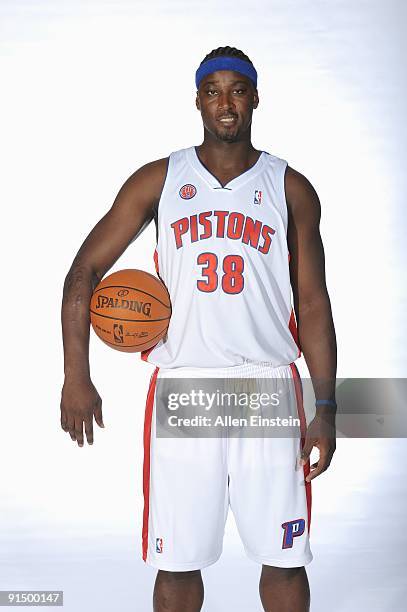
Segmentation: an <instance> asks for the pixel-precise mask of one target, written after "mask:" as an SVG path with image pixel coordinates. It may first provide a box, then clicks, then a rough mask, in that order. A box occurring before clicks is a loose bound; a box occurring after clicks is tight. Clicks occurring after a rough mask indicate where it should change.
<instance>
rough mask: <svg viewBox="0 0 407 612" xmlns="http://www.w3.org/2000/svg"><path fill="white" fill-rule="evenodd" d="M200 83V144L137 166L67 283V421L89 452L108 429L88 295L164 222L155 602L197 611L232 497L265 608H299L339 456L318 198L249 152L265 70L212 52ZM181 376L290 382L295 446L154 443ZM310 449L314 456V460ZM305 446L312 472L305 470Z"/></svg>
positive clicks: (150, 473)
mask: <svg viewBox="0 0 407 612" xmlns="http://www.w3.org/2000/svg"><path fill="white" fill-rule="evenodd" d="M196 85H197V95H196V106H197V109H198V110H199V111H200V113H201V116H202V121H203V126H204V141H203V143H202V144H201V145H200V146H199V147H189V148H187V149H182V150H180V151H176V152H174V153H172V154H171V155H170V156H169V157H168V158H165V159H159V160H156V161H153V162H151V163H149V164H146V165H145V166H143V167H141V168H140V169H138V170H137V171H136V172H134V174H132V175H131V176H130V177H129V178H128V179H127V181H126V182H125V183H124V184H123V186H122V188H121V189H120V191H119V193H118V195H117V197H116V199H115V201H114V203H113V206H112V207H111V209H110V210H109V211H108V213H107V214H106V215H105V216H104V217H103V218H102V219H101V220H100V221H99V222H98V223H97V225H96V226H95V227H94V229H93V230H92V231H91V233H90V234H89V236H88V237H87V238H86V240H85V241H84V243H83V244H82V246H81V248H80V249H79V251H78V254H77V255H76V257H75V259H74V261H73V263H72V266H71V269H70V270H69V272H68V275H67V277H66V280H65V284H64V296H63V306H62V327H63V339H64V356H65V382H64V386H63V390H62V400H61V426H62V428H63V429H64V430H65V431H67V432H69V434H70V436H71V438H72V440H74V441H76V442H77V443H78V445H79V446H83V438H84V436H83V426H84V428H85V434H86V438H87V441H88V443H89V444H92V443H93V417H95V421H96V423H97V424H98V425H99V426H100V427H103V426H104V425H103V421H102V410H101V404H102V402H101V399H100V396H99V394H98V392H97V390H96V389H95V387H94V385H93V384H92V381H91V378H90V369H89V358H88V342H89V302H90V297H91V294H92V291H93V288H94V287H95V286H96V285H97V283H98V282H99V281H100V279H101V278H102V277H103V276H104V275H105V274H106V272H107V271H108V270H109V269H110V267H111V266H112V265H113V264H114V263H115V262H116V260H117V259H118V258H119V257H120V255H121V254H122V253H123V252H124V250H125V249H126V248H127V246H128V245H129V244H130V243H131V242H132V241H133V240H134V239H135V237H137V236H138V235H139V234H140V233H141V232H142V231H143V229H144V228H145V227H146V225H147V224H148V223H149V222H150V221H151V220H152V219H154V220H155V222H156V231H157V247H156V251H155V253H154V260H155V264H156V270H157V273H158V274H159V275H160V278H161V279H162V280H163V282H165V284H166V286H167V288H168V290H169V293H170V297H171V302H172V316H171V320H170V325H169V328H168V333H167V336H166V337H165V338H163V339H162V340H160V341H159V342H158V343H157V345H155V346H154V347H153V348H152V349H149V350H148V351H144V353H142V355H141V356H142V358H143V359H144V360H146V361H148V362H150V363H153V364H155V366H156V368H155V371H154V373H153V375H152V377H151V380H150V388H149V393H148V397H147V404H146V417H145V430H144V444H145V456H144V472H143V484H144V515H143V519H144V520H143V558H144V560H145V561H146V562H147V563H149V564H150V565H152V566H154V567H156V568H157V569H158V572H157V577H156V582H155V587H154V597H153V600H154V610H155V611H156V612H162V611H164V610H166V611H174V612H175V611H176V612H180V611H181V610H182V611H185V612H195V611H198V610H200V609H201V606H202V602H203V583H202V576H201V569H202V568H203V567H205V566H207V565H209V564H211V563H214V562H215V561H216V560H217V559H218V558H219V556H220V554H221V549H222V536H223V529H224V524H225V521H226V516H227V507H228V503H229V501H230V505H231V507H232V509H233V512H234V515H235V519H236V523H237V526H238V529H239V533H240V535H241V537H242V540H243V543H244V546H245V550H246V552H247V554H248V556H249V557H250V558H251V559H253V560H254V561H256V562H258V563H261V564H262V573H261V578H260V585H259V589H260V598H261V601H262V604H263V607H264V610H266V611H267V612H288V611H290V612H294V611H295V612H305V611H307V610H309V604H310V594H309V585H308V579H307V574H306V571H305V567H304V566H305V565H306V564H307V563H309V562H310V561H311V560H312V554H311V551H310V547H309V531H310V510H311V480H312V479H313V478H315V477H316V476H318V475H319V474H321V473H322V472H323V471H325V470H326V469H327V467H328V466H329V464H330V462H331V459H332V456H333V453H334V451H335V412H336V403H335V376H336V339H335V331H334V325H333V321H332V315H331V307H330V300H329V296H328V292H327V288H326V284H325V265H324V251H323V246H322V241H321V237H320V233H319V220H320V203H319V199H318V196H317V194H316V192H315V190H314V188H313V187H312V185H311V184H310V182H309V181H308V180H307V179H306V178H305V177H304V176H303V175H302V174H300V173H299V172H297V171H296V170H294V169H293V168H290V167H289V166H288V164H287V162H286V161H285V160H282V159H280V158H278V157H276V156H274V155H271V154H270V153H267V152H265V151H258V150H256V149H255V148H254V147H253V145H252V143H251V121H252V113H253V110H254V109H255V108H257V106H258V104H259V96H258V91H257V73H256V70H255V68H254V66H253V64H252V62H251V61H250V59H249V58H248V57H247V56H246V55H245V54H244V53H242V51H239V50H238V49H235V48H233V47H220V48H218V49H215V50H213V51H212V52H211V53H210V54H208V55H207V56H206V57H205V58H204V60H203V61H202V62H201V64H200V66H199V68H198V70H197V72H196ZM291 289H292V293H293V299H294V309H295V316H294V312H293V310H292V307H291V303H290V291H291ZM300 347H301V349H300ZM301 351H302V352H303V354H304V357H305V360H306V363H307V366H308V369H309V372H310V375H311V378H312V382H313V386H314V390H315V395H316V400H317V401H316V414H315V418H314V419H313V420H312V421H311V423H310V424H309V426H308V428H307V429H306V423H305V418H304V413H303V407H302V398H301V382H300V379H299V375H298V370H297V368H296V366H295V364H294V361H295V359H297V358H298V357H299V356H300V354H301ZM179 373H181V376H185V375H187V376H188V375H190V376H191V377H195V376H197V377H205V376H206V377H209V378H210V377H212V376H215V377H225V378H230V379H233V378H239V377H243V378H250V377H251V378H253V377H255V378H258V379H260V378H270V379H274V380H277V381H278V380H280V381H282V380H283V379H288V378H289V379H291V380H293V381H294V383H295V388H296V407H297V409H298V416H299V417H300V420H301V441H300V442H299V441H298V440H292V439H291V440H288V441H284V442H282V441H281V440H280V439H277V438H274V439H272V438H268V439H263V438H257V439H256V438H245V437H242V438H240V437H238V438H235V439H232V438H231V439H225V438H221V437H219V438H218V439H217V440H213V439H210V440H208V439H205V438H199V439H195V440H194V439H192V438H191V439H190V440H186V439H182V440H181V439H178V440H166V439H163V438H161V439H159V438H158V437H157V436H156V435H155V429H154V426H155V423H154V418H153V417H154V411H155V406H156V404H155V391H156V382H157V378H160V377H166V376H170V375H172V374H173V375H174V376H175V375H176V374H177V375H178V374H179ZM171 442H175V443H176V444H175V445H172V446H171ZM181 443H182V445H181ZM299 445H300V446H299ZM313 446H316V447H317V448H318V449H319V459H318V461H317V462H316V463H314V464H313V465H312V466H310V465H309V455H310V453H311V450H312V448H313ZM297 448H299V452H300V453H301V462H300V465H302V469H298V465H295V464H296V461H295V460H296V451H297ZM208 451H210V452H208Z"/></svg>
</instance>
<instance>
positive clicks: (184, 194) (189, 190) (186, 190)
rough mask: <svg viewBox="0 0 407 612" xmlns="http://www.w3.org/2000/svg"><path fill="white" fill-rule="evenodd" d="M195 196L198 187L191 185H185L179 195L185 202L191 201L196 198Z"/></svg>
mask: <svg viewBox="0 0 407 612" xmlns="http://www.w3.org/2000/svg"><path fill="white" fill-rule="evenodd" d="M195 194H196V187H195V185H191V184H190V183H187V184H186V185H183V186H182V187H181V189H180V190H179V195H180V196H181V198H182V199H183V200H190V199H191V198H193V197H194V195H195Z"/></svg>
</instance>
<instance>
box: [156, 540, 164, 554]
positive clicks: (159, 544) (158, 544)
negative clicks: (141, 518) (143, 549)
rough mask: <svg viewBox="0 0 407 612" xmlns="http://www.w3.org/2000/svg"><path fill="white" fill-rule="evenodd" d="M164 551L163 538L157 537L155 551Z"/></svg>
mask: <svg viewBox="0 0 407 612" xmlns="http://www.w3.org/2000/svg"><path fill="white" fill-rule="evenodd" d="M162 551H163V539H162V538H156V539H155V552H158V553H162Z"/></svg>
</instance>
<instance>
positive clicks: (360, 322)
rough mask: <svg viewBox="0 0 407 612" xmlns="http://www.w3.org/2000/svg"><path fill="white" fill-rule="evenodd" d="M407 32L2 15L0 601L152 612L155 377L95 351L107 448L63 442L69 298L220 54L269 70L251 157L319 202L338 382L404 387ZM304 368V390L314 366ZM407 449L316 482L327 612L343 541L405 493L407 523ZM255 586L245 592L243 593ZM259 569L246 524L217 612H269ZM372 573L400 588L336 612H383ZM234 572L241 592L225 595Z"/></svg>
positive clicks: (147, 234) (311, 8) (331, 4)
mask: <svg viewBox="0 0 407 612" xmlns="http://www.w3.org/2000/svg"><path fill="white" fill-rule="evenodd" d="M406 12H407V11H406V4H405V3H404V2H403V0H392V1H389V0H387V1H386V2H385V1H384V0H370V1H368V0H356V1H355V0H329V1H323V0H297V1H295V0H268V1H267V2H266V0H263V1H262V0H253V1H252V2H250V3H246V2H241V0H234V1H233V2H231V1H229V0H228V1H225V2H223V3H222V4H221V6H220V5H219V3H218V2H216V1H214V0H206V1H205V2H196V1H194V0H190V1H189V2H188V3H187V2H186V1H185V2H184V1H181V0H178V1H172V2H166V1H165V0H160V1H150V2H148V3H147V2H141V1H137V0H135V1H130V0H117V1H116V2H107V1H99V2H97V1H95V0H88V1H84V2H78V0H70V1H69V2H68V0H60V1H57V0H54V1H51V0H49V1H47V2H46V1H41V0H37V1H29V0H27V1H25V2H23V1H22V0H1V1H0V20H1V26H0V27H1V34H0V36H1V37H0V50H1V55H0V69H1V82H2V94H1V97H0V109H1V114H0V121H1V139H0V147H1V149H0V162H1V170H2V172H1V175H2V179H1V182H0V190H1V201H2V219H3V224H2V240H1V249H2V261H3V280H4V282H3V291H2V293H3V298H2V300H1V307H2V321H3V324H2V332H1V337H2V353H3V359H2V372H3V382H2V390H3V394H2V408H1V415H2V420H1V433H0V436H1V438H0V449H1V450H0V453H1V455H0V461H1V464H0V465H1V474H2V475H1V483H2V487H1V491H2V494H1V497H0V512H1V522H0V535H1V540H0V547H1V548H0V550H1V563H2V568H1V571H0V588H2V589H8V588H22V589H23V588H25V589H27V588H37V589H42V588H60V589H64V590H65V594H66V601H67V603H66V606H65V607H66V608H68V609H69V610H75V611H76V610H78V611H79V610H81V609H85V607H81V604H79V603H78V602H79V597H80V594H81V593H82V591H81V588H82V587H81V586H80V585H81V580H80V576H82V575H83V574H84V573H85V574H86V575H87V576H88V580H89V581H90V583H91V584H92V580H94V589H92V587H90V588H88V589H87V590H88V595H87V596H89V592H91V593H93V594H94V595H95V597H96V594H95V592H96V585H98V593H99V597H100V600H98V602H97V604H96V603H95V604H94V607H92V604H89V605H90V607H88V608H87V609H95V610H105V609H106V610H111V609H112V606H113V603H112V602H113V599H112V600H109V599H108V597H107V592H105V591H103V589H102V590H101V584H105V586H106V582H105V583H103V581H102V582H101V578H103V577H104V576H105V575H106V577H108V578H109V579H110V580H111V581H112V584H114V585H115V589H116V594H117V592H119V591H120V592H121V597H122V603H121V606H120V609H121V610H124V611H127V610H133V609H138V610H149V609H150V603H149V602H150V590H151V587H152V583H153V579H154V576H155V574H154V573H153V572H152V570H151V568H147V567H146V566H145V565H144V564H143V562H142V561H141V560H140V552H141V542H140V532H141V520H142V484H141V482H142V481H141V478H142V457H143V449H142V427H143V417H144V406H145V398H146V393H147V387H148V381H149V377H150V374H151V372H152V370H153V366H151V365H148V364H146V363H144V362H142V361H141V359H140V356H139V355H129V354H121V353H118V352H116V351H113V350H110V349H109V348H108V347H107V346H105V345H104V344H102V343H101V342H100V341H99V340H98V339H97V338H96V337H95V336H94V334H93V332H92V336H91V346H90V359H91V372H92V379H93V382H94V383H95V385H96V387H97V388H98V390H99V393H100V394H101V396H102V399H103V412H104V422H105V425H106V428H105V430H101V429H99V428H98V427H97V425H95V443H94V445H93V447H89V446H87V445H85V446H84V447H83V448H81V449H80V448H78V447H77V446H76V444H74V443H73V442H72V441H71V439H70V437H69V434H67V433H64V432H63V431H62V430H61V429H60V425H59V402H60V392H61V387H62V383H63V352H62V334H61V327H60V308H61V298H62V286H63V281H64V278H65V275H66V273H67V272H68V269H69V267H70V265H71V262H72V260H73V257H74V256H75V254H76V252H77V250H78V248H79V246H80V244H81V243H82V241H83V240H84V238H85V237H86V235H87V234H88V233H89V231H90V230H91V228H92V227H93V226H94V225H95V223H96V222H97V221H98V220H99V219H100V218H101V217H102V216H103V215H104V214H105V212H106V211H107V210H108V208H110V206H111V204H112V202H113V200H114V197H115V195H116V193H117V192H118V190H119V188H120V186H121V185H122V183H123V182H124V181H125V180H126V178H127V177H128V176H129V175H130V174H131V173H132V172H134V170H135V169H136V168H138V167H139V166H141V165H142V164H144V163H146V162H148V161H151V160H153V159H158V158H160V157H163V156H166V155H168V154H169V153H170V152H171V151H174V150H176V149H179V148H181V147H186V146H190V145H192V144H196V145H197V144H200V143H201V141H202V136H203V130H202V124H201V119H200V115H199V112H198V111H197V110H196V108H195V105H194V97H195V87H194V72H195V69H196V67H197V66H198V64H199V63H200V61H201V60H202V59H203V57H204V56H205V55H206V54H207V53H208V52H209V51H211V50H212V49H213V48H215V47H218V46H223V45H233V46H236V47H238V48H241V49H242V50H243V51H244V52H245V53H246V54H247V55H248V56H249V57H250V58H251V59H252V61H253V63H254V64H255V66H256V68H257V71H258V74H259V83H258V87H259V94H260V105H259V108H258V109H257V110H256V111H255V113H254V119H253V130H252V136H253V143H254V146H255V147H256V148H258V149H263V150H266V151H269V152H270V153H274V154H275V155H278V156H280V157H283V158H284V159H287V161H288V163H289V164H290V165H291V166H292V167H294V168H296V169H297V170H299V171H300V172H302V173H303V174H305V176H307V178H308V179H309V180H310V181H311V182H312V184H313V185H314V187H315V189H316V190H317V193H318V195H319V197H320V200H321V205H322V222H321V231H322V236H323V240H324V245H325V253H326V270H327V283H328V290H329V292H330V296H331V302H332V308H333V314H334V321H335V326H336V332H337V338H338V348H339V354H338V358H339V368H338V375H339V376H346V377H348V376H367V377H395V376H400V377H402V376H405V375H406V365H407V359H406V342H405V318H404V315H405V310H406V302H407V300H406V284H405V269H406V263H407V261H406V259H407V258H406V252H405V249H404V248H403V247H404V243H405V231H406V212H405V193H406V187H407V185H406V178H405V171H404V161H405V153H406V144H405V143H406V124H405V112H404V109H405V94H406V77H405V75H406V66H405V60H403V58H404V57H405V56H406V52H407V49H406V43H405V41H403V40H402V33H404V31H405V26H406ZM154 247H155V227H154V224H151V225H150V226H149V227H148V228H147V229H146V230H145V231H144V233H143V234H142V235H141V236H140V237H139V238H138V239H137V240H136V241H135V242H134V243H133V244H131V245H130V247H129V248H128V249H127V251H126V252H125V253H124V254H123V256H122V257H121V258H120V259H119V260H118V262H117V263H116V265H115V266H114V267H113V268H112V269H111V272H113V271H114V270H117V269H121V268H127V267H135V268H142V269H145V270H147V271H150V272H154V265H153V258H152V256H153V251H154ZM298 365H299V367H300V370H301V371H302V373H306V369H305V367H304V362H303V360H301V363H299V364H298ZM402 442H403V441H383V440H365V441H362V440H351V441H345V440H342V441H341V440H340V441H339V443H338V449H337V452H336V455H335V457H334V460H333V462H332V465H331V468H330V469H329V470H328V472H326V473H325V474H323V475H322V476H320V477H319V478H318V479H316V480H315V481H313V524H314V527H313V531H314V533H313V534H312V535H311V538H313V539H312V540H311V547H312V549H313V552H314V561H313V563H312V564H311V565H310V566H309V575H310V580H311V579H312V578H314V583H315V586H314V591H313V593H314V594H315V595H314V597H315V598H316V599H314V601H315V608H314V609H315V610H319V609H321V610H324V609H325V603H324V594H323V588H322V587H321V584H319V583H318V580H319V578H318V580H317V576H318V577H320V576H321V575H322V574H321V572H322V573H323V572H324V571H326V568H327V567H328V565H329V563H328V559H329V560H330V561H329V562H330V563H331V566H330V567H332V572H333V573H335V575H339V574H340V572H341V569H343V568H344V563H345V564H346V561H347V557H346V555H345V554H344V548H343V542H342V541H341V537H342V535H343V537H344V538H349V539H352V541H353V542H357V541H359V540H358V539H357V538H356V540H355V533H356V532H357V533H358V534H359V536H360V541H361V542H364V543H365V544H366V540H365V539H364V535H363V537H362V535H361V534H365V535H366V538H367V541H368V542H372V538H373V540H374V537H375V536H374V535H372V533H374V531H375V530H372V529H371V521H373V519H374V517H376V520H377V515H373V514H372V512H373V511H372V507H373V506H375V507H376V508H377V505H376V504H377V500H379V501H380V503H384V500H385V499H389V495H391V499H392V500H393V503H394V506H393V505H392V508H394V507H397V508H399V511H400V515H397V514H396V515H395V514H392V515H391V516H392V519H394V520H395V521H396V522H397V519H398V516H400V517H401V516H402V510H403V508H404V511H405V508H406V497H405V493H406V489H405V485H402V484H401V483H400V480H399V475H400V474H401V469H402V468H401V467H399V465H400V466H401V465H402V463H403V461H405V455H404V454H403V453H404V446H403V445H402ZM390 455H391V458H392V459H391V462H390V458H389V456H390ZM361 457H363V461H362V459H361ZM394 457H398V458H399V459H400V463H397V462H394ZM386 465H388V467H389V468H391V474H388V473H387V472H386V471H385V467H386ZM378 470H384V471H383V473H382V479H381V483H380V487H379V488H375V485H377V475H378V473H379V472H378ZM373 473H374V478H373V477H372V474H373ZM390 479H392V480H390ZM386 486H387V487H388V489H387V493H386ZM402 486H404V489H403V488H402ZM375 495H377V499H376V497H375ZM375 500H376V501H375ZM393 512H394V509H393ZM229 519H231V516H229ZM339 519H340V522H341V529H342V530H343V532H342V531H340V534H341V536H338V537H339V540H338V539H336V536H335V535H334V536H333V535H332V531H331V530H332V528H333V525H335V534H338V533H339V532H338V520H339ZM383 520H384V518H383ZM379 526H380V528H381V529H383V527H384V523H379ZM328 534H329V535H328ZM350 534H352V535H350ZM400 537H403V538H406V536H405V535H403V536H399V538H398V542H399V539H400ZM332 538H333V539H332ZM328 542H329V546H328ZM386 542H387V544H386ZM385 546H387V549H386V551H385V552H384V549H383V547H385ZM397 546H401V543H400V542H399V543H398V544H397ZM380 547H381V548H380ZM380 547H379V542H378V541H376V540H374V541H373V544H371V548H373V550H374V551H375V554H374V555H371V554H369V555H367V556H366V557H363V556H362V557H358V556H357V554H360V550H361V549H360V548H358V547H356V545H355V550H354V551H353V558H355V557H356V561H354V563H356V566H358V564H359V567H361V566H363V567H365V568H366V564H367V563H373V564H374V563H376V564H378V562H379V560H380V558H381V557H380V556H382V559H383V557H386V558H387V557H388V555H390V554H391V553H390V552H389V551H390V549H391V547H392V541H391V537H390V542H389V541H387V540H386V541H385V542H384V543H380ZM328 548H329V550H328ZM401 548H403V547H401ZM362 550H363V551H364V552H366V546H365V547H363V546H362ZM79 551H80V552H79ZM348 553H349V550H347V554H348ZM396 559H397V557H396ZM86 560H88V561H86ZM81 563H83V564H84V566H83V568H82V566H81V565H80V564H81ZM86 563H88V564H86ZM98 563H99V564H98ZM121 563H122V565H120V564H121ZM393 565H394V564H393ZM393 565H392V567H391V568H389V571H388V581H387V582H386V581H385V583H384V585H383V583H382V585H383V589H384V590H383V593H385V596H384V598H385V599H386V600H387V601H389V597H390V594H391V596H392V597H394V598H397V597H398V596H399V595H400V593H399V582H397V572H398V571H399V569H398V568H399V565H397V564H396V566H395V567H394V566H393ZM118 568H121V569H120V571H116V570H118ZM390 569H391V571H390ZM239 571H240V572H242V577H247V584H246V582H243V583H242V582H238V584H241V586H242V589H241V590H240V591H239V590H238V591H237V592H236V593H234V594H233V593H230V594H227V592H228V589H227V586H228V585H230V584H232V581H233V580H234V577H235V576H236V575H238V573H239ZM258 571H259V567H258V566H256V565H254V564H253V563H252V562H251V561H249V560H247V559H246V558H245V557H244V554H243V549H242V547H241V545H240V541H239V540H238V536H237V534H236V530H235V527H234V523H233V521H232V520H229V521H228V524H227V533H226V536H225V552H224V556H223V557H222V559H221V560H220V561H219V562H218V563H217V564H216V565H215V566H213V567H212V568H208V570H206V575H207V579H206V584H207V585H208V587H207V597H208V600H207V602H208V601H209V602H210V603H206V604H205V605H206V606H208V607H206V608H205V610H206V609H207V610H211V611H212V610H218V609H219V610H222V611H225V610H228V609H233V610H245V611H247V610H248V609H250V610H257V609H258V610H260V609H261V608H260V603H259V600H258V595H257V585H256V581H257V577H258ZM360 571H362V570H360ZM375 571H377V575H378V576H379V575H380V576H383V572H384V575H387V573H386V568H384V569H383V564H381V565H380V566H379V565H376V566H374V567H370V570H369V571H368V572H367V575H366V576H364V575H363V576H360V575H359V574H357V570H355V572H356V573H352V576H354V579H355V580H356V576H357V577H358V580H359V581H360V580H362V579H363V580H364V581H365V582H364V587H363V590H360V591H358V590H357V589H354V590H353V592H352V593H349V597H348V598H347V599H346V598H345V599H344V601H341V602H340V606H339V603H338V606H339V607H338V610H341V612H342V611H345V610H346V611H348V610H349V611H350V610H355V611H356V610H360V609H361V603H360V602H361V601H363V602H364V604H366V601H367V600H366V597H369V593H371V600H370V599H369V600H368V601H369V606H370V607H369V609H370V610H380V611H381V610H387V608H386V607H381V605H382V604H381V603H380V602H381V600H380V597H379V596H378V593H377V592H376V591H374V588H377V587H376V586H375V584H377V583H375V575H376V574H375ZM103 572H105V574H104V573H103ZM222 572H223V574H222V575H223V577H224V578H223V584H224V585H226V586H225V587H222V586H221V583H220V581H219V580H218V581H217V583H216V582H215V578H214V577H216V576H219V575H220V574H221V573H222ZM394 572H395V573H394ZM390 573H392V576H393V577H390ZM118 576H120V578H118ZM242 579H243V581H244V580H245V579H244V578H242ZM330 579H331V580H333V577H332V576H327V577H325V578H324V580H325V581H328V583H327V584H329V580H330ZM115 581H116V582H115ZM345 582H346V581H345ZM346 583H347V584H349V582H348V581H347V582H346ZM318 584H319V586H318ZM358 584H360V582H358ZM137 585H139V589H138V590H137V589H136V590H137V592H136V593H135V586H137ZM109 588H110V587H109ZM311 588H312V585H311ZM327 588H328V587H327ZM369 589H372V591H369ZM235 590H236V589H235ZM126 592H127V595H126ZM358 593H359V595H358ZM233 596H235V597H236V601H234V600H233ZM358 596H359V597H360V598H361V599H360V600H359V599H358ZM210 598H212V599H210ZM222 598H223V599H222ZM245 598H246V599H245ZM390 599H391V597H390ZM222 601H228V602H229V604H228V605H230V608H229V607H228V606H226V607H225V605H224V604H222ZM392 601H396V599H394V600H392ZM397 601H398V600H397ZM232 602H233V605H232ZM104 606H106V607H104ZM126 606H128V607H126ZM137 606H138V607H137ZM217 606H219V608H218V607H217ZM239 606H241V607H239ZM256 606H257V607H256ZM318 606H320V608H318ZM375 606H376V607H375ZM364 609H368V606H367V607H365V608H364Z"/></svg>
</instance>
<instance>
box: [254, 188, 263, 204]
mask: <svg viewBox="0 0 407 612" xmlns="http://www.w3.org/2000/svg"><path fill="white" fill-rule="evenodd" d="M262 195H263V192H262V191H259V190H258V189H256V191H255V192H254V203H255V204H261V197H262Z"/></svg>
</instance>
